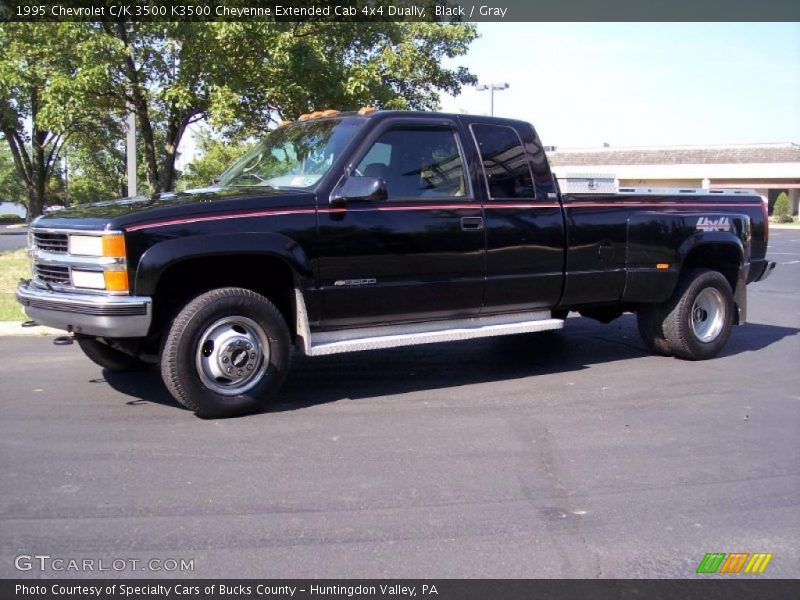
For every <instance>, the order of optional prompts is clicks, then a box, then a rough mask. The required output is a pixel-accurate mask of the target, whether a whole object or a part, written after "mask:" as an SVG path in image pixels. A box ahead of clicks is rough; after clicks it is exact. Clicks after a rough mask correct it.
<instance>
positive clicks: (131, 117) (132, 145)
mask: <svg viewBox="0 0 800 600" xmlns="http://www.w3.org/2000/svg"><path fill="white" fill-rule="evenodd" d="M127 33H128V51H129V52H130V53H131V62H132V63H133V64H134V65H136V57H135V56H134V54H133V40H131V39H130V38H131V37H132V36H133V24H132V23H128V25H127ZM129 92H130V93H131V95H133V91H132V90H131V89H130V88H129ZM127 109H128V111H127V112H128V114H127V115H126V119H125V121H126V123H125V125H126V126H125V129H126V133H127V135H126V140H125V154H126V156H125V163H126V171H127V176H128V196H129V197H133V196H135V195H136V109H135V108H134V106H133V104H132V103H130V102H128V103H127Z"/></svg>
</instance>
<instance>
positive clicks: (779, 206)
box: [772, 192, 793, 223]
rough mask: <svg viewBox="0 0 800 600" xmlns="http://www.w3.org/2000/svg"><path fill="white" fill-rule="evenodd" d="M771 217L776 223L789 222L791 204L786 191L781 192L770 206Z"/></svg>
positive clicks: (790, 219)
mask: <svg viewBox="0 0 800 600" xmlns="http://www.w3.org/2000/svg"><path fill="white" fill-rule="evenodd" d="M772 219H773V220H774V221H775V222H776V223H791V222H792V221H793V219H792V206H791V204H789V196H788V195H787V194H786V192H781V193H780V194H779V195H778V198H777V200H775V206H773V207H772Z"/></svg>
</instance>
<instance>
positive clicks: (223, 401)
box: [161, 287, 291, 418]
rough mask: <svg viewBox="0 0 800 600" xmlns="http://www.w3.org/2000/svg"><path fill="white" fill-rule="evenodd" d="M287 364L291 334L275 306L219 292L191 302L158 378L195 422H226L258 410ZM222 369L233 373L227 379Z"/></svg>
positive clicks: (243, 293) (240, 293)
mask: <svg viewBox="0 0 800 600" xmlns="http://www.w3.org/2000/svg"><path fill="white" fill-rule="evenodd" d="M248 344H249V345H248ZM251 350H252V351H251ZM242 352H243V353H244V354H243V355H242ZM223 361H224V362H225V365H227V366H224V365H223ZM290 363H291V337H290V335H289V329H288V328H287V327H286V321H285V320H284V318H283V316H282V315H281V313H280V311H279V310H278V309H277V308H275V305H274V304H272V302H270V301H269V300H267V299H266V298H265V297H264V296H261V295H260V294H256V293H255V292H253V291H251V290H246V289H243V288H232V287H231V288H219V289H216V290H212V291H210V292H206V293H205V294H201V295H200V296H198V297H197V298H195V299H194V300H192V301H191V302H190V303H189V304H187V305H186V307H184V308H183V310H181V311H180V313H178V316H177V317H176V318H175V320H174V321H173V322H172V325H171V327H170V330H169V333H168V334H167V338H166V341H165V343H164V347H163V350H162V353H161V376H162V378H163V379H164V383H165V384H166V386H167V389H168V390H169V392H170V393H171V394H172V396H173V397H174V398H175V399H176V400H177V401H178V402H180V403H181V404H182V405H183V406H185V407H186V408H188V409H189V410H192V411H194V412H195V414H197V416H199V417H203V418H219V417H230V416H234V415H240V414H245V413H249V412H253V411H255V410H258V409H260V408H262V407H263V406H264V405H265V404H266V403H267V402H268V401H269V400H270V399H271V398H272V397H273V396H274V395H275V394H276V392H277V391H278V389H279V388H280V387H281V385H282V384H283V381H284V379H285V378H286V375H287V373H288V371H289V367H290ZM239 367H242V368H239ZM250 367H252V369H251V368H250ZM220 369H226V370H228V371H230V370H233V371H232V373H231V375H230V377H231V379H227V373H226V372H222V373H221V374H220ZM248 369H250V371H249V372H248ZM237 374H238V376H237ZM248 378H249V379H248Z"/></svg>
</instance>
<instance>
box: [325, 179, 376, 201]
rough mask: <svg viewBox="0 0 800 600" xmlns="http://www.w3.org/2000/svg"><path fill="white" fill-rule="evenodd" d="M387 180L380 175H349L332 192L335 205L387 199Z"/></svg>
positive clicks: (331, 199)
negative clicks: (379, 176)
mask: <svg viewBox="0 0 800 600" xmlns="http://www.w3.org/2000/svg"><path fill="white" fill-rule="evenodd" d="M388 196H389V194H388V193H387V191H386V182H385V181H384V180H383V179H380V178H378V177H354V176H351V177H348V178H347V179H345V180H344V181H343V182H342V183H341V184H339V185H338V186H337V187H336V188H335V189H334V190H333V193H331V197H330V203H331V205H333V206H344V205H346V204H347V203H348V202H378V201H381V200H386V198H388Z"/></svg>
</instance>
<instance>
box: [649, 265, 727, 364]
mask: <svg viewBox="0 0 800 600" xmlns="http://www.w3.org/2000/svg"><path fill="white" fill-rule="evenodd" d="M663 309H664V311H663V313H662V314H663V315H664V316H663V321H662V322H661V329H662V331H663V333H664V342H665V345H666V346H668V347H669V350H670V352H671V353H672V354H674V355H675V356H677V357H679V358H685V359H688V360H705V359H707V358H713V357H715V356H716V355H717V354H719V353H720V351H721V350H722V348H723V347H724V346H725V344H726V343H727V342H728V338H729V337H730V335H731V330H732V329H733V315H734V311H735V310H736V305H735V302H734V299H733V292H732V291H731V286H730V284H729V283H728V280H727V279H725V277H724V276H723V275H722V273H720V272H718V271H711V270H708V269H693V270H691V271H688V272H686V273H685V274H684V276H683V277H681V280H680V282H679V283H678V287H677V289H676V290H675V293H674V294H673V296H672V298H671V299H670V300H669V302H667V304H666V305H665V306H664V307H663Z"/></svg>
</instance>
